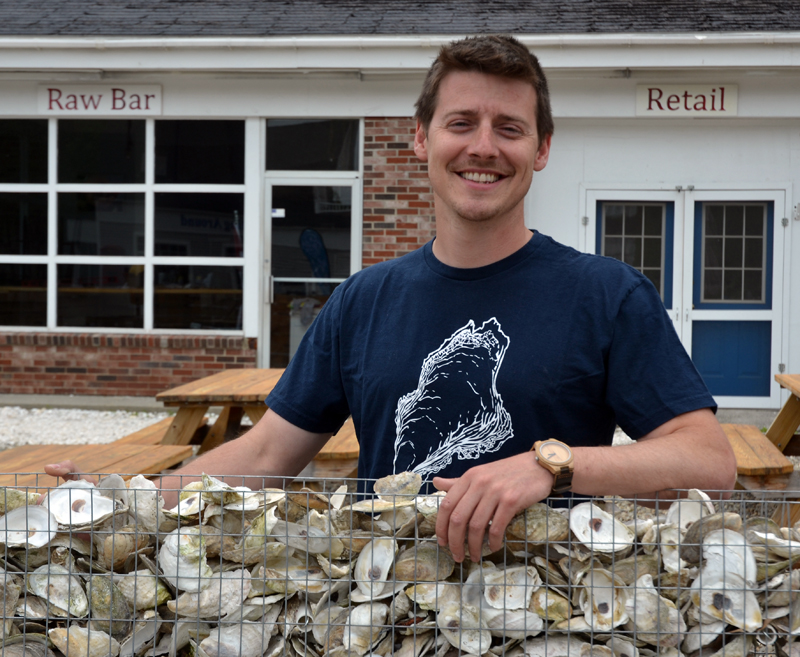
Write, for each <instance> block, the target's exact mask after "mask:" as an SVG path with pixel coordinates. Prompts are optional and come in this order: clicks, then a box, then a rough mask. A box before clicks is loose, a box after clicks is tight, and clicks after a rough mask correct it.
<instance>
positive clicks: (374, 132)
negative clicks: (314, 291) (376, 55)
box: [363, 118, 434, 267]
mask: <svg viewBox="0 0 800 657" xmlns="http://www.w3.org/2000/svg"><path fill="white" fill-rule="evenodd" d="M415 127H416V122H415V121H414V120H413V119H407V118H380V119H368V120H366V121H365V122H364V252H363V262H364V266H365V267H366V266H368V265H374V264H375V263H377V262H382V261H384V260H390V259H392V258H395V257H397V256H401V255H403V254H404V253H408V252H409V251H413V250H414V249H417V248H419V247H420V246H422V245H423V244H425V242H428V241H429V240H430V239H431V238H432V237H433V235H434V224H433V192H432V191H431V187H430V184H429V183H428V172H427V166H426V165H425V164H423V163H422V162H420V161H419V160H418V159H417V156H416V155H415V154H414V130H415Z"/></svg>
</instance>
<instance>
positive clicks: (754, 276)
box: [744, 271, 763, 301]
mask: <svg viewBox="0 0 800 657" xmlns="http://www.w3.org/2000/svg"><path fill="white" fill-rule="evenodd" d="M744 300H745V301H762V300H763V294H762V293H761V272H760V271H746V272H745V273H744Z"/></svg>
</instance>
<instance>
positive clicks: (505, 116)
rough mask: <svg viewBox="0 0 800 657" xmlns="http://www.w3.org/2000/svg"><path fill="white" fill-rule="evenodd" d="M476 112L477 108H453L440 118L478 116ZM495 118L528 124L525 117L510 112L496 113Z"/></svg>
mask: <svg viewBox="0 0 800 657" xmlns="http://www.w3.org/2000/svg"><path fill="white" fill-rule="evenodd" d="M478 114H480V112H478V111H477V110H466V109H465V110H453V111H451V112H448V113H447V114H445V115H444V117H442V118H444V119H450V118H452V117H454V116H466V117H469V118H472V117H475V116H478ZM497 118H498V119H500V120H501V121H511V122H513V123H522V124H524V125H526V126H527V125H529V123H528V121H526V120H525V119H523V118H521V117H519V116H512V115H511V114H498V115H497Z"/></svg>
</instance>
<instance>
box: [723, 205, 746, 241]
mask: <svg viewBox="0 0 800 657" xmlns="http://www.w3.org/2000/svg"><path fill="white" fill-rule="evenodd" d="M742 234H744V207H743V206H741V205H728V206H726V207H725V235H728V236H730V235H742Z"/></svg>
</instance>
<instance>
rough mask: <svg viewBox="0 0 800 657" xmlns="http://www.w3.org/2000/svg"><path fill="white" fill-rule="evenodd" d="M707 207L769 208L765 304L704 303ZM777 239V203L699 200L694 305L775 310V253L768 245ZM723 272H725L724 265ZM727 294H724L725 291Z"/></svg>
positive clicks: (763, 286) (702, 307) (696, 217)
mask: <svg viewBox="0 0 800 657" xmlns="http://www.w3.org/2000/svg"><path fill="white" fill-rule="evenodd" d="M707 205H724V206H728V205H742V206H747V205H764V206H766V231H765V233H764V235H763V236H762V239H763V240H764V242H763V247H762V248H763V251H762V252H763V253H764V258H765V262H764V269H763V272H764V276H763V278H762V281H761V287H762V290H763V291H764V300H763V301H725V300H724V299H723V300H720V301H703V283H704V281H705V258H706V255H705V248H704V247H705V240H704V238H705V209H706V206H707ZM774 237H775V202H774V201H772V200H769V199H768V200H756V199H753V200H731V201H716V200H713V201H712V200H706V199H698V200H697V201H696V203H695V207H694V249H695V253H699V254H701V255H700V257H699V258H697V257H696V258H695V259H694V262H693V264H692V274H693V276H692V279H693V284H692V305H693V306H694V308H695V309H697V310H771V309H772V276H773V255H774V254H773V250H772V249H771V248H769V245H771V244H772V243H773V240H774ZM722 269H723V271H724V269H725V267H724V263H723V268H722ZM723 294H724V290H723Z"/></svg>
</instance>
